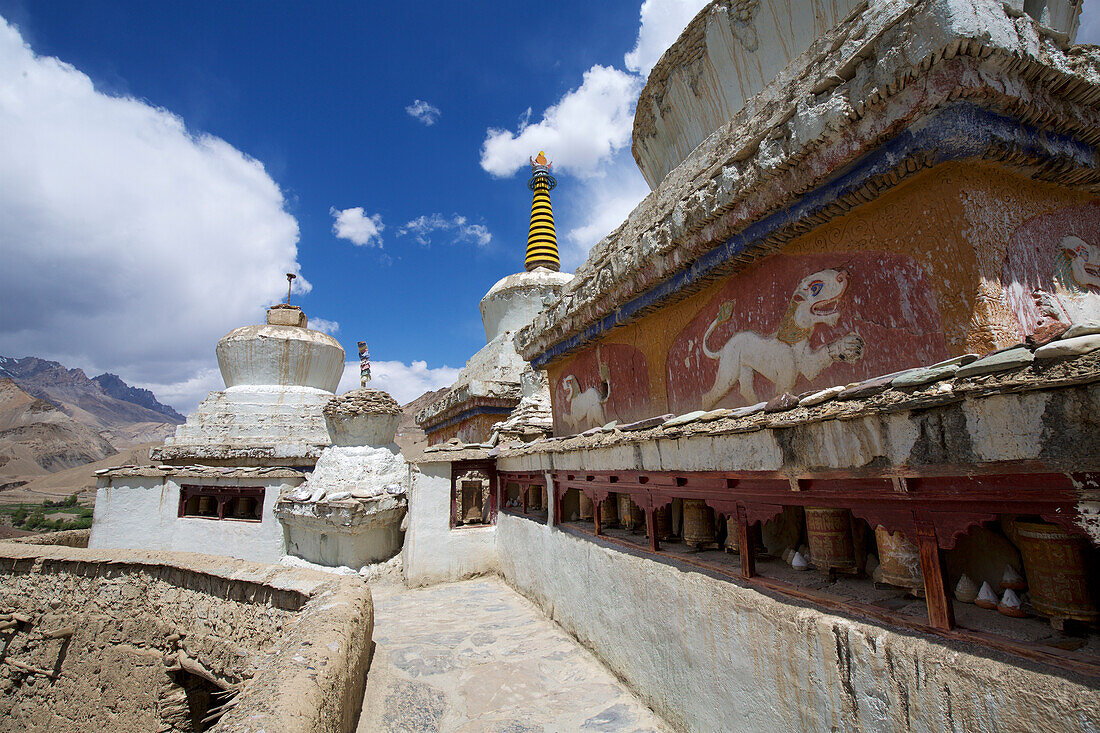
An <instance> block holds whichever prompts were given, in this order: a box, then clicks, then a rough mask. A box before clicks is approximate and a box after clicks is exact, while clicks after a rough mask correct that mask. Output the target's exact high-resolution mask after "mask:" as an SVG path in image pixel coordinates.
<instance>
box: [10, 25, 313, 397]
mask: <svg viewBox="0 0 1100 733" xmlns="http://www.w3.org/2000/svg"><path fill="white" fill-rule="evenodd" d="M0 171H2V173H0V262H2V263H3V265H2V269H3V283H4V286H3V290H2V291H0V354H6V355H28V354H32V355H36V356H41V357H44V358H49V359H56V360H58V361H60V362H62V363H64V364H66V365H68V366H73V367H83V368H86V369H88V370H89V373H98V372H99V371H111V372H113V373H116V374H119V375H121V376H122V378H123V379H125V380H127V381H128V382H130V383H132V384H133V383H138V384H149V383H151V382H158V383H164V384H177V385H184V384H188V383H191V382H192V381H193V380H200V379H201V374H202V370H203V369H209V368H210V367H211V365H212V363H213V356H214V353H213V352H214V344H215V343H216V342H217V340H218V339H219V338H220V337H221V336H222V335H224V334H225V333H226V332H227V331H229V330H230V329H231V328H233V327H235V326H239V325H243V324H247V323H259V322H261V319H262V318H263V309H264V307H265V306H266V305H269V304H271V303H273V302H277V301H279V300H280V299H281V298H282V296H283V294H284V293H285V288H286V280H285V277H284V273H287V272H294V273H298V272H299V266H298V262H297V256H298V252H297V242H298V223H297V221H295V219H294V217H292V216H291V215H290V214H288V213H287V212H286V210H285V201H284V197H283V193H282V191H281V190H280V189H279V186H278V185H277V184H276V183H275V181H273V180H272V179H271V177H270V176H269V175H268V174H267V172H266V171H265V170H264V167H263V165H262V164H261V163H260V162H258V161H256V160H254V159H252V158H249V157H248V156H247V155H245V154H243V153H242V152H241V151H239V150H237V149H235V148H234V147H233V146H231V145H230V144H229V143H227V142H226V141H224V140H221V139H219V138H217V137H213V136H210V135H205V134H202V133H197V132H193V131H190V130H188V129H187V127H186V125H185V124H184V122H183V120H181V119H180V118H179V117H177V116H176V115H174V114H172V113H171V112H169V111H167V110H164V109H159V108H156V107H153V106H150V105H149V104H147V103H146V102H143V101H141V100H138V99H133V98H129V97H115V96H109V95H107V94H103V93H100V92H97V91H96V89H95V87H94V85H93V83H92V81H91V80H90V79H89V78H88V77H87V76H86V75H85V74H83V73H81V72H80V71H79V70H77V69H75V68H73V67H72V66H70V65H69V64H66V63H64V62H62V61H59V60H58V59H56V58H50V57H41V56H36V55H35V54H34V52H33V51H32V50H31V48H30V47H29V46H28V45H27V44H26V43H24V41H23V39H22V37H21V36H20V34H19V32H18V31H17V30H16V29H15V28H14V27H13V26H11V25H9V24H8V23H7V22H6V21H5V20H4V19H2V18H0ZM295 286H296V289H297V290H298V292H300V293H301V292H308V290H309V283H308V281H306V280H305V279H304V278H301V277H299V278H298V279H297V280H296V281H295ZM179 389H181V390H182V389H184V387H182V386H180V387H179ZM181 394H182V392H181ZM158 396H160V397H161V398H164V399H167V401H169V402H172V398H170V397H165V395H163V394H160V393H158ZM176 404H177V405H179V406H181V407H182V406H183V405H182V403H179V402H177V403H176Z"/></svg>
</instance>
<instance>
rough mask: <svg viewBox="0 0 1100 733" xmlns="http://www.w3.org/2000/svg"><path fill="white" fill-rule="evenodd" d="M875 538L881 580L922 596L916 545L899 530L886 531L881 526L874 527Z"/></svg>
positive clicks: (922, 583) (921, 579)
mask: <svg viewBox="0 0 1100 733" xmlns="http://www.w3.org/2000/svg"><path fill="white" fill-rule="evenodd" d="M875 540H876V542H877V543H878V557H879V567H881V568H882V579H883V581H885V582H887V583H889V584H890V585H896V586H897V587H899V588H905V589H906V590H908V591H909V592H910V593H912V594H913V595H915V596H918V597H923V596H924V573H923V572H921V567H920V550H918V549H917V546H916V545H914V544H913V543H912V542H910V541H909V540H907V539H906V538H905V535H903V534H902V533H901V532H893V533H891V532H887V531H886V528H885V527H882V526H879V527H876V528H875Z"/></svg>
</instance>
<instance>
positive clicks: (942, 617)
mask: <svg viewBox="0 0 1100 733" xmlns="http://www.w3.org/2000/svg"><path fill="white" fill-rule="evenodd" d="M916 534H917V538H916V539H917V547H918V548H919V549H920V567H921V572H922V573H923V575H924V601H925V603H926V604H927V606H928V623H929V624H930V625H931V626H932V627H933V628H936V629H939V630H941V631H950V630H951V629H953V628H955V609H954V608H953V607H952V605H951V598H950V596H948V594H947V583H946V581H945V579H944V571H945V569H946V568H945V563H944V562H943V554H942V552H941V550H940V545H939V542H937V541H936V528H935V525H933V524H932V523H931V521H930V520H929V519H918V524H917V532H916Z"/></svg>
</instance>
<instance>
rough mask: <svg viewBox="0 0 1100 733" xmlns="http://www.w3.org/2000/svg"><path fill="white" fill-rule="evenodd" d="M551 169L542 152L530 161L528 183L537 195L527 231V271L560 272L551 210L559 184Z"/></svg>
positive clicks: (525, 262) (552, 211)
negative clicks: (551, 195)
mask: <svg viewBox="0 0 1100 733" xmlns="http://www.w3.org/2000/svg"><path fill="white" fill-rule="evenodd" d="M551 167H552V166H551V164H550V163H549V162H548V161H547V160H546V154H545V153H543V152H542V151H541V150H540V151H539V157H537V158H535V159H534V160H532V161H531V179H530V180H529V181H527V188H529V189H531V190H532V191H534V193H535V195H534V198H533V199H532V201H531V228H530V229H529V230H528V232H527V257H526V259H525V260H524V266H525V267H526V268H527V272H530V271H531V270H534V269H535V268H536V267H545V268H547V269H550V270H553V271H554V272H557V271H558V270H560V269H561V263H560V262H559V261H558V237H557V235H556V234H555V233H554V210H553V209H552V208H551V207H550V191H551V190H552V189H553V188H554V186H556V185H558V182H557V181H556V180H554V176H552V175H551V174H550V168H551Z"/></svg>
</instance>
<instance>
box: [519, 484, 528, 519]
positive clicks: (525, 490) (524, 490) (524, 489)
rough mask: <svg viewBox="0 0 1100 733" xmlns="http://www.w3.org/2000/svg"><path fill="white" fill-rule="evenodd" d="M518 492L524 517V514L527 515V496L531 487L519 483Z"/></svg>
mask: <svg viewBox="0 0 1100 733" xmlns="http://www.w3.org/2000/svg"><path fill="white" fill-rule="evenodd" d="M519 491H520V494H521V495H522V496H523V514H524V515H525V516H526V514H527V495H528V494H529V493H531V485H530V484H522V483H521V484H520V485H519Z"/></svg>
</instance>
